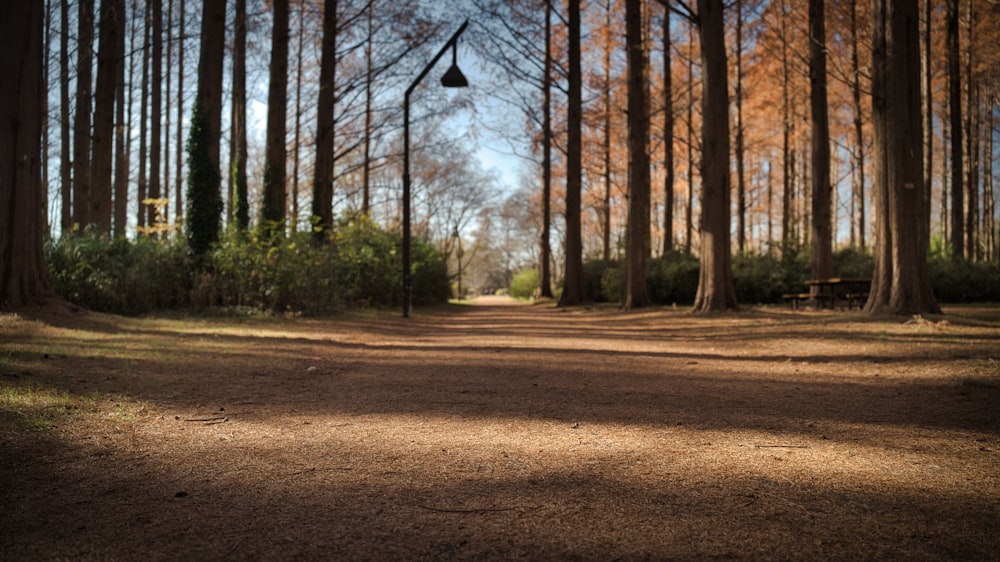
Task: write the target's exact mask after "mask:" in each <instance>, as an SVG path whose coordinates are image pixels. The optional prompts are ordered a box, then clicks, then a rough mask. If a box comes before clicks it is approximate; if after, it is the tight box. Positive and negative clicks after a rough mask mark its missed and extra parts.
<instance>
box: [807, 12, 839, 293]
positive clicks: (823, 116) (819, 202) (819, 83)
mask: <svg viewBox="0 0 1000 562" xmlns="http://www.w3.org/2000/svg"><path fill="white" fill-rule="evenodd" d="M823 4H824V0H809V78H810V80H809V81H810V95H809V106H810V108H811V110H812V217H813V218H812V269H811V274H812V277H813V279H823V278H828V277H832V276H833V233H832V226H833V223H832V220H831V216H830V213H831V208H832V201H831V191H832V188H831V186H830V123H829V119H830V118H829V114H828V109H827V96H826V24H825V21H824V20H825V19H826V16H825V14H824V9H823V8H824V6H823Z"/></svg>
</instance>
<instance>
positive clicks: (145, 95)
mask: <svg viewBox="0 0 1000 562" xmlns="http://www.w3.org/2000/svg"><path fill="white" fill-rule="evenodd" d="M134 6H135V8H136V10H138V8H139V4H138V2H137V3H136V4H134ZM142 9H143V25H142V79H141V86H140V88H139V96H140V101H139V178H138V185H137V187H136V201H137V203H136V208H137V209H138V212H137V213H136V222H135V226H136V232H137V233H138V234H141V233H143V232H144V231H145V230H144V229H145V228H146V225H147V223H146V209H145V207H144V206H143V204H142V202H143V200H145V199H146V192H147V187H148V186H147V178H146V169H147V168H146V166H148V165H149V161H148V160H147V159H146V156H147V153H148V152H149V145H148V144H147V143H148V138H149V135H148V134H147V133H148V128H149V39H150V21H151V18H150V15H149V13H150V9H151V8H150V4H146V5H145V6H144V7H143V8H142ZM133 14H135V12H133Z"/></svg>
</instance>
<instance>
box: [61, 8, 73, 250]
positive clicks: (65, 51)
mask: <svg viewBox="0 0 1000 562" xmlns="http://www.w3.org/2000/svg"><path fill="white" fill-rule="evenodd" d="M59 4H60V7H59V15H60V17H61V18H62V22H61V24H60V26H61V28H60V29H61V32H60V37H59V126H60V132H61V134H60V135H59V137H60V138H59V142H60V147H61V148H60V151H59V183H60V184H61V187H60V188H59V193H60V194H61V197H60V201H61V206H62V209H61V210H60V214H59V226H60V232H61V234H62V235H63V236H66V235H67V234H69V232H70V231H71V230H72V229H73V179H72V173H73V155H72V154H71V153H70V150H71V148H70V140H71V137H70V135H71V133H70V130H71V125H70V112H69V2H66V1H65V0H61V1H60V2H59Z"/></svg>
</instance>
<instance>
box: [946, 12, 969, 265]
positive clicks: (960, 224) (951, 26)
mask: <svg viewBox="0 0 1000 562" xmlns="http://www.w3.org/2000/svg"><path fill="white" fill-rule="evenodd" d="M945 33H946V35H945V42H946V49H947V54H948V55H947V56H948V101H949V104H950V107H949V111H948V116H949V123H950V125H949V127H950V129H949V131H950V133H951V255H952V256H953V257H954V258H955V259H962V258H964V257H965V217H964V216H963V212H964V210H965V192H964V188H963V185H962V183H963V182H962V168H963V167H964V157H963V155H962V73H961V69H960V68H959V64H958V63H959V58H958V57H959V46H958V0H947V13H946V16H945Z"/></svg>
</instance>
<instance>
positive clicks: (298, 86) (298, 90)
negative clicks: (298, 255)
mask: <svg viewBox="0 0 1000 562" xmlns="http://www.w3.org/2000/svg"><path fill="white" fill-rule="evenodd" d="M304 16H305V6H303V5H302V4H301V3H300V4H299V29H298V31H299V38H298V39H299V40H298V45H297V46H296V53H295V133H294V135H295V144H294V147H295V148H294V152H292V216H291V221H290V222H291V232H292V234H295V233H296V232H298V230H299V157H300V150H299V144H300V141H301V138H302V137H301V135H302V42H303V38H304V36H305V27H304V25H303V23H304V22H305V17H304ZM366 135H367V132H366ZM366 165H367V164H366Z"/></svg>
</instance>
